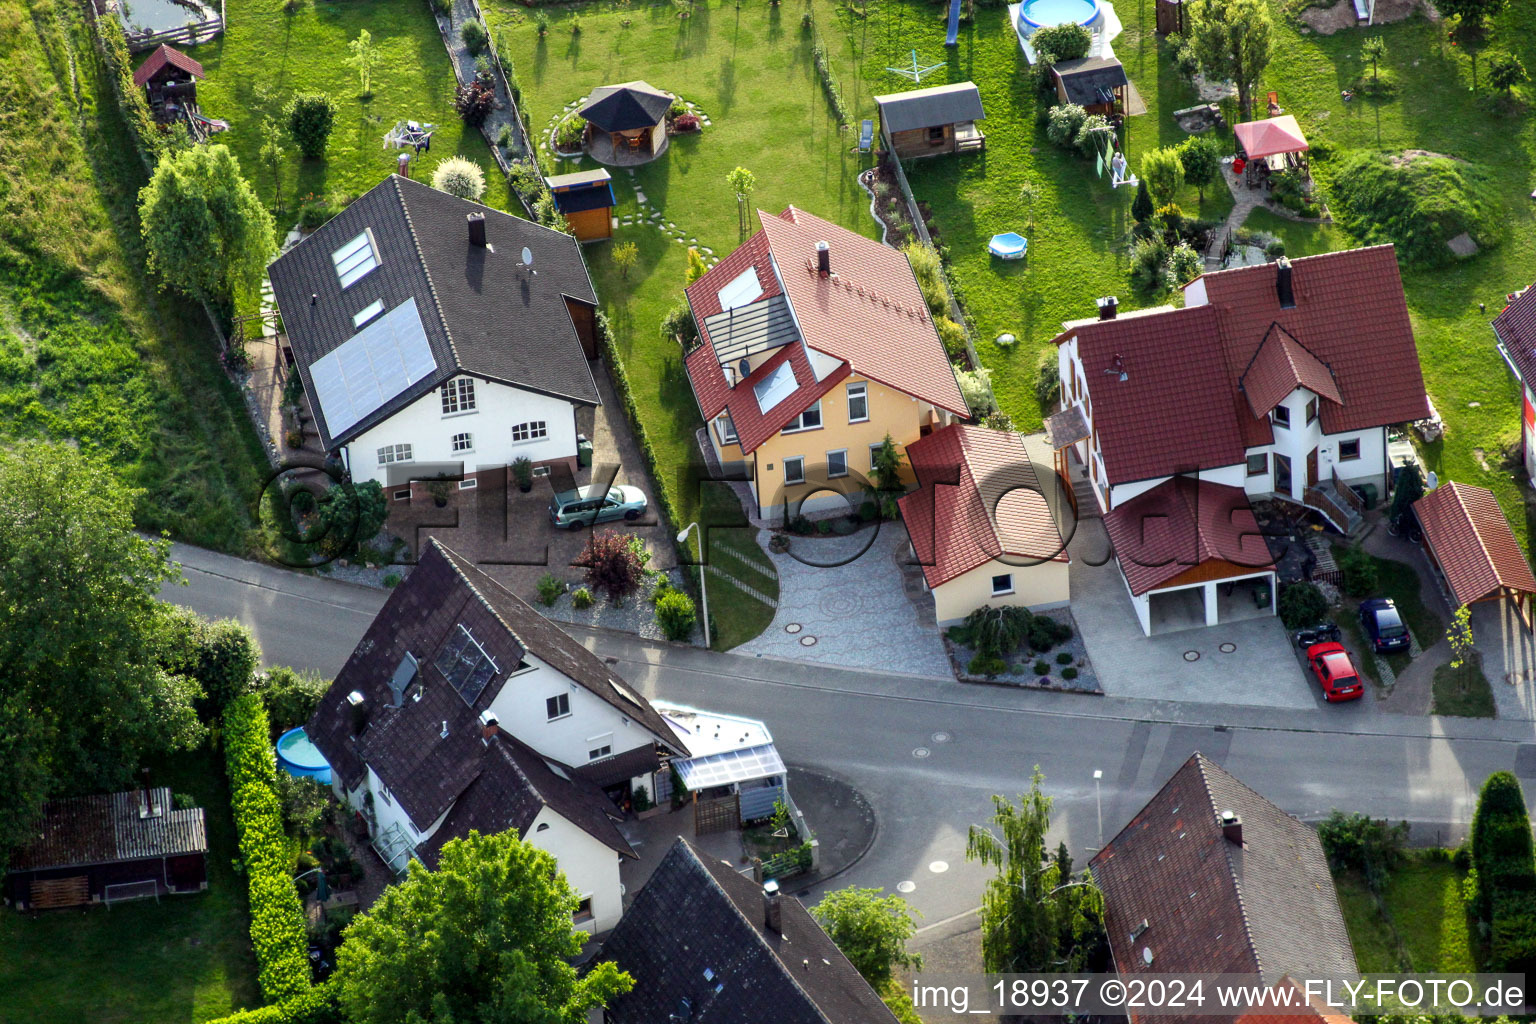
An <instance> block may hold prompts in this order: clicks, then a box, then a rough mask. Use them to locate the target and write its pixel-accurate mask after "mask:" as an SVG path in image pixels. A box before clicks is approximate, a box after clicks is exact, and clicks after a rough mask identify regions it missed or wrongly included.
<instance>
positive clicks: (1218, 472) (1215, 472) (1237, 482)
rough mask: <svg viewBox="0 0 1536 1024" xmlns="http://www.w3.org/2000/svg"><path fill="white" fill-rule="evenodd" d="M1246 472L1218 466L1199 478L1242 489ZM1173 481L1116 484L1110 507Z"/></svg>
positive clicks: (1236, 467) (1241, 467)
mask: <svg viewBox="0 0 1536 1024" xmlns="http://www.w3.org/2000/svg"><path fill="white" fill-rule="evenodd" d="M1244 472H1245V469H1244V467H1243V466H1217V467H1216V468H1214V469H1202V470H1201V471H1200V474H1199V476H1200V479H1201V480H1203V481H1205V482H1206V483H1213V484H1225V485H1227V486H1228V487H1241V486H1243V474H1244ZM1194 475H1195V474H1193V473H1190V474H1186V476H1188V477H1193V476H1194ZM1172 479H1173V477H1171V476H1159V477H1153V478H1152V479H1150V480H1137V481H1134V482H1132V483H1128V484H1116V485H1115V486H1113V487H1111V488H1110V490H1109V497H1110V507H1111V508H1119V507H1120V506H1121V505H1124V504H1125V503H1126V502H1128V501H1130V500H1131V499H1132V498H1134V497H1136V496H1137V495H1140V494H1145V493H1147V492H1148V491H1150V490H1152V488H1154V487H1156V486H1157V485H1158V484H1163V483H1167V482H1168V481H1169V480H1172Z"/></svg>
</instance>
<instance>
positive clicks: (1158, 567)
mask: <svg viewBox="0 0 1536 1024" xmlns="http://www.w3.org/2000/svg"><path fill="white" fill-rule="evenodd" d="M1104 528H1105V530H1107V531H1108V532H1109V539H1110V543H1111V544H1112V545H1113V549H1114V552H1115V557H1116V559H1118V560H1119V563H1120V571H1121V572H1122V573H1124V574H1125V581H1126V583H1127V584H1129V585H1130V588H1131V593H1132V594H1135V595H1137V596H1138V597H1139V596H1140V595H1142V594H1145V593H1146V592H1147V591H1149V590H1156V589H1157V588H1158V587H1160V586H1162V585H1163V584H1165V583H1168V582H1169V581H1170V580H1172V579H1173V578H1174V577H1176V576H1179V575H1181V574H1183V573H1185V572H1187V571H1189V570H1190V569H1193V568H1194V567H1195V566H1197V565H1202V564H1205V563H1207V562H1212V561H1222V562H1229V563H1231V564H1232V565H1234V566H1236V567H1238V569H1240V570H1245V571H1250V572H1255V573H1257V572H1263V571H1264V570H1265V569H1268V568H1269V567H1271V566H1272V565H1274V558H1273V557H1272V556H1271V555H1270V553H1269V547H1268V545H1266V544H1265V543H1264V537H1263V534H1262V533H1261V532H1260V531H1259V524H1258V521H1257V520H1255V519H1254V517H1253V509H1252V508H1251V507H1250V506H1249V504H1248V495H1247V494H1245V493H1244V492H1243V489H1242V488H1241V487H1229V486H1227V485H1226V484H1215V483H1211V482H1210V481H1207V480H1200V481H1196V480H1195V478H1194V477H1189V476H1176V477H1174V478H1173V479H1171V480H1166V481H1164V482H1163V483H1160V484H1158V485H1157V486H1156V487H1154V488H1152V489H1151V490H1150V491H1147V492H1146V493H1144V494H1138V495H1137V496H1136V497H1134V498H1132V499H1131V500H1130V501H1127V502H1125V503H1124V504H1123V505H1117V506H1115V508H1113V509H1111V510H1110V511H1109V512H1107V513H1105V515H1104Z"/></svg>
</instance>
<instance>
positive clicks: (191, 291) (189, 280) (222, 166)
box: [139, 144, 276, 302]
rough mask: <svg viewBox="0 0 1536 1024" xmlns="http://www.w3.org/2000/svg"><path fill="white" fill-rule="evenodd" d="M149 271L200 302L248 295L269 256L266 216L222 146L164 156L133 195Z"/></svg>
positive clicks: (269, 220)
mask: <svg viewBox="0 0 1536 1024" xmlns="http://www.w3.org/2000/svg"><path fill="white" fill-rule="evenodd" d="M139 220H140V222H141V223H142V226H143V232H144V242H145V245H146V247H147V248H148V250H149V267H150V269H151V270H153V271H155V273H157V274H158V275H159V276H160V279H161V281H162V282H163V285H165V286H169V287H172V288H175V289H176V290H178V291H180V292H183V293H185V294H187V295H190V296H192V297H193V298H196V299H202V300H204V301H206V302H219V301H221V300H228V299H230V298H233V297H234V296H235V295H237V294H242V293H244V294H251V293H254V292H255V291H256V289H257V287H258V284H259V282H260V281H261V275H262V273H263V272H264V271H265V270H266V267H267V260H268V259H270V258H271V257H272V254H273V253H274V252H275V251H276V246H275V245H274V244H273V241H272V215H271V214H269V213H268V212H267V211H266V208H265V207H263V206H262V205H261V200H260V199H258V198H256V193H255V191H254V190H252V188H251V186H250V183H249V182H247V181H246V180H245V179H244V178H243V177H241V176H240V164H239V161H237V160H236V159H235V158H234V155H233V154H231V153H230V151H229V147H227V146H224V145H222V144H215V145H211V146H195V147H193V148H192V149H186V150H182V151H180V152H177V153H170V154H167V155H166V156H164V157H162V158H161V159H160V162H159V163H158V164H156V165H155V173H154V176H153V177H151V178H150V179H149V184H147V185H145V186H144V187H143V188H142V189H141V190H140V191H139Z"/></svg>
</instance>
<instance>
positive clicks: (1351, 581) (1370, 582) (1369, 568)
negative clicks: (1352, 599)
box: [1334, 547, 1378, 597]
mask: <svg viewBox="0 0 1536 1024" xmlns="http://www.w3.org/2000/svg"><path fill="white" fill-rule="evenodd" d="M1334 560H1335V561H1336V562H1337V563H1338V566H1339V572H1340V574H1341V575H1342V576H1343V580H1342V581H1341V582H1342V583H1343V584H1344V593H1346V594H1354V595H1355V596H1357V597H1367V596H1369V595H1370V594H1372V593H1374V592H1375V590H1376V585H1377V582H1378V573H1377V571H1376V559H1374V558H1372V557H1371V556H1370V555H1368V554H1366V553H1365V550H1364V549H1363V548H1358V547H1348V548H1345V549H1343V550H1342V551H1339V552H1338V553H1337V554H1336V555H1335V556H1334Z"/></svg>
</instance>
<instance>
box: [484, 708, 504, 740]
mask: <svg viewBox="0 0 1536 1024" xmlns="http://www.w3.org/2000/svg"><path fill="white" fill-rule="evenodd" d="M500 728H501V723H500V722H498V721H497V719H496V712H494V711H492V710H491V709H490V708H486V709H485V710H484V711H482V712H480V738H481V739H482V740H484V741H485V742H486V743H489V742H491V738H492V737H493V736H495V735H496V732H497V730H498V729H500Z"/></svg>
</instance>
